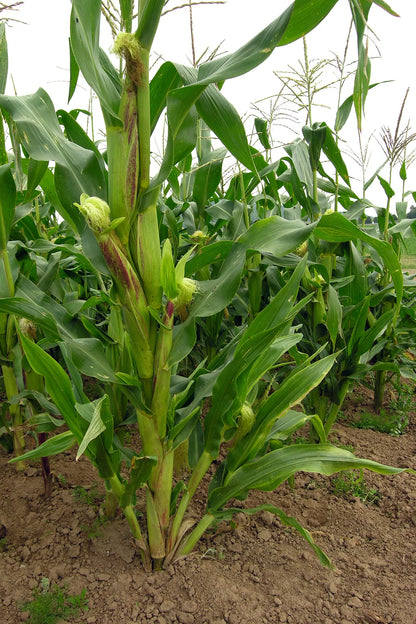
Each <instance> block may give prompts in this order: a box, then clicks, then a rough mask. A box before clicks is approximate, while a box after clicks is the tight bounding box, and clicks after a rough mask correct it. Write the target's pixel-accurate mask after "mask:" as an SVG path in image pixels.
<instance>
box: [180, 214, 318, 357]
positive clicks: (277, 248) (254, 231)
mask: <svg viewBox="0 0 416 624" xmlns="http://www.w3.org/2000/svg"><path fill="white" fill-rule="evenodd" d="M314 227H315V224H311V225H305V224H304V223H303V222H300V221H287V220H286V219H282V218H281V217H277V216H274V217H269V218H267V219H262V220H261V221H257V222H256V223H254V224H253V225H252V226H251V227H250V228H249V229H248V230H247V231H246V232H245V234H243V235H242V236H240V238H239V239H238V241H236V242H235V243H234V245H233V246H232V248H231V250H230V253H229V254H228V257H227V259H226V260H225V262H224V263H223V266H222V268H221V271H220V274H219V276H218V278H216V279H214V280H209V281H207V282H200V283H199V294H198V295H197V296H196V298H195V303H194V305H193V307H192V309H191V311H190V314H189V316H188V318H187V320H186V321H185V322H184V323H182V324H181V325H179V326H176V327H175V328H174V337H173V348H172V352H171V360H170V363H172V364H173V363H176V362H178V361H180V360H182V359H183V358H184V357H186V355H187V354H188V353H189V352H190V351H191V350H192V347H193V345H194V344H195V340H196V330H195V319H196V318H197V317H207V316H211V315H213V314H216V313H217V312H220V311H221V310H223V309H224V308H225V307H226V306H227V305H228V304H229V303H230V301H231V300H232V298H233V297H234V295H235V293H236V292H237V289H238V286H239V284H240V280H241V271H242V268H243V266H244V263H245V261H246V254H247V252H248V251H258V252H260V253H271V254H273V255H275V256H284V255H285V254H287V253H289V252H290V251H293V250H294V249H296V248H297V247H298V246H299V245H300V244H301V243H302V242H303V241H304V240H306V239H307V238H308V237H309V235H310V233H311V232H312V231H313V229H314Z"/></svg>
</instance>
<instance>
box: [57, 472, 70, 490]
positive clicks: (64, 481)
mask: <svg viewBox="0 0 416 624" xmlns="http://www.w3.org/2000/svg"><path fill="white" fill-rule="evenodd" d="M56 479H57V481H58V483H59V485H61V486H62V487H67V485H68V481H67V478H66V476H65V475H63V474H62V473H59V474H58V475H56Z"/></svg>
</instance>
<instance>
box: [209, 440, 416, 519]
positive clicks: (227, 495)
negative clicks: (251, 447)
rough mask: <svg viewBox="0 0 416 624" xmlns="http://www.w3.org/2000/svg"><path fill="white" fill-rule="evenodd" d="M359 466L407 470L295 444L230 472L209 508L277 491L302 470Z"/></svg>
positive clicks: (342, 451) (322, 447) (211, 495)
mask: <svg viewBox="0 0 416 624" xmlns="http://www.w3.org/2000/svg"><path fill="white" fill-rule="evenodd" d="M357 468H360V469H361V468H367V469H369V470H372V471H373V472H378V473H380V474H387V475H389V474H399V473H401V472H404V471H405V470H406V469H405V468H394V467H393V466H386V465H384V464H379V463H377V462H375V461H372V460H369V459H361V458H358V457H355V455H353V454H352V453H350V452H349V451H347V450H345V449H340V448H337V447H335V446H332V445H329V444H295V445H293V446H286V447H283V448H280V449H277V450H275V451H271V452H270V453H267V454H266V455H264V456H263V457H260V458H255V459H253V460H252V461H250V462H248V463H244V464H243V465H242V466H241V467H240V468H238V470H236V471H235V472H233V473H232V474H231V475H230V477H229V478H228V479H227V480H226V482H225V485H224V486H222V487H218V488H215V489H213V490H211V491H210V493H209V497H208V507H207V510H208V512H210V513H214V514H215V513H216V512H217V511H219V510H221V509H222V508H223V507H224V506H225V505H226V504H227V502H228V501H229V500H230V499H232V498H238V499H239V500H244V499H245V498H246V497H247V495H248V493H249V491H250V490H263V491H271V490H274V489H275V488H277V487H278V486H279V485H280V484H281V483H283V482H284V481H286V480H287V479H288V478H289V477H291V476H292V475H294V474H296V473H297V472H299V471H302V472H312V473H318V474H324V475H331V474H334V473H336V472H340V471H342V470H352V469H357ZM411 472H413V471H411Z"/></svg>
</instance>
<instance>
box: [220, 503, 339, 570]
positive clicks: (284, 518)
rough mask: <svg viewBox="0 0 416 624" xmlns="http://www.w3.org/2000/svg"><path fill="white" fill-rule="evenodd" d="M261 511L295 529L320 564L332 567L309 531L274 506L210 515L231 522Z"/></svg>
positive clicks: (230, 510) (230, 508) (260, 506)
mask: <svg viewBox="0 0 416 624" xmlns="http://www.w3.org/2000/svg"><path fill="white" fill-rule="evenodd" d="M261 511H268V512H269V513H272V514H274V515H275V516H277V517H278V518H279V520H280V522H281V523H282V524H283V525H284V526H287V527H291V528H292V529H295V530H296V531H297V532H298V533H299V534H300V535H301V536H302V537H303V539H304V540H306V541H307V542H308V544H309V545H310V546H312V548H313V550H314V551H315V553H316V555H317V557H318V559H319V561H320V562H321V564H322V565H324V566H326V567H329V568H330V567H332V564H331V561H330V559H328V557H327V555H326V554H325V553H324V552H323V551H322V550H321V549H320V548H319V546H317V544H315V542H314V540H313V537H312V535H311V534H310V533H309V531H307V530H306V529H304V528H303V526H302V525H301V524H299V522H298V521H297V520H296V518H293V517H292V516H288V515H287V514H285V512H284V511H283V510H282V509H280V508H279V507H275V506H274V505H270V504H267V503H265V504H264V505H259V507H252V508H250V509H240V508H239V507H227V509H224V510H223V511H217V512H212V513H213V514H214V515H215V517H216V518H217V520H231V519H232V517H233V516H234V515H235V514H238V513H245V514H247V515H249V516H251V515H253V514H256V513H259V512H261Z"/></svg>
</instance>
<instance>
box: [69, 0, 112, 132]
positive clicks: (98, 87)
mask: <svg viewBox="0 0 416 624" xmlns="http://www.w3.org/2000/svg"><path fill="white" fill-rule="evenodd" d="M100 19H101V0H72V12H71V50H72V53H73V55H74V58H75V60H76V62H77V64H78V67H79V68H80V70H81V71H82V74H83V76H84V78H85V80H86V81H87V82H88V84H89V85H90V86H91V87H92V88H93V89H94V91H95V93H96V94H97V96H98V98H99V100H100V104H101V106H102V109H103V114H104V118H105V120H106V123H107V124H110V125H114V126H120V125H121V120H120V119H119V117H118V112H119V108H120V91H121V84H120V83H119V79H118V76H117V73H116V71H115V70H114V68H113V71H111V68H112V65H111V63H110V61H109V60H108V58H107V57H106V55H105V54H104V52H103V51H102V50H101V49H100V47H99V37H100ZM117 81H118V84H117Z"/></svg>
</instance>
